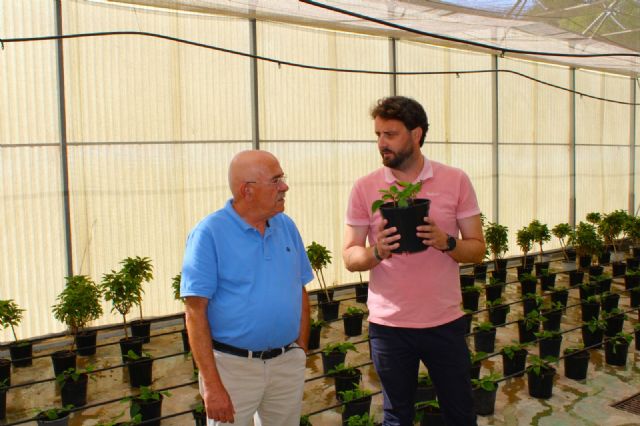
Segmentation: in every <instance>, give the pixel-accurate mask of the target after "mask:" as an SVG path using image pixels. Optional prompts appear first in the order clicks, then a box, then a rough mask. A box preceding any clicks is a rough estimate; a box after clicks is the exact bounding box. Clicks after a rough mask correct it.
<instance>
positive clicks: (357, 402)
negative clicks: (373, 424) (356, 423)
mask: <svg viewBox="0 0 640 426" xmlns="http://www.w3.org/2000/svg"><path fill="white" fill-rule="evenodd" d="M370 409H371V395H369V396H365V397H364V398H358V399H354V400H353V401H349V402H347V403H345V404H344V409H343V411H342V424H343V425H347V424H348V421H349V417H352V416H362V415H363V414H369V410H370Z"/></svg>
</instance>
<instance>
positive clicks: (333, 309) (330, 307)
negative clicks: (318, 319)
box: [320, 300, 340, 321]
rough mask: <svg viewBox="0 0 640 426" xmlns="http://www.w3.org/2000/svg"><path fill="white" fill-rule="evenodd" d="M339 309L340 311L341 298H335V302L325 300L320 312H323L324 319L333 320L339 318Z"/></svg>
mask: <svg viewBox="0 0 640 426" xmlns="http://www.w3.org/2000/svg"><path fill="white" fill-rule="evenodd" d="M339 311H340V301H339V300H335V301H333V302H325V303H322V304H321V305H320V312H321V313H322V319H323V320H325V321H333V320H336V319H338V313H339Z"/></svg>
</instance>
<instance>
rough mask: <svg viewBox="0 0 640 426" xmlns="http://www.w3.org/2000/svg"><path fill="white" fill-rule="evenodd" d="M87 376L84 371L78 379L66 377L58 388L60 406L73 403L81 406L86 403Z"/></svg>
mask: <svg viewBox="0 0 640 426" xmlns="http://www.w3.org/2000/svg"><path fill="white" fill-rule="evenodd" d="M88 383H89V376H88V375H87V374H86V373H83V374H80V376H79V377H78V380H75V381H74V380H73V379H72V378H70V377H69V378H67V379H66V380H65V381H64V383H63V384H62V387H61V388H60V398H61V400H62V406H63V407H66V406H67V405H73V406H74V407H82V406H85V405H87V385H88Z"/></svg>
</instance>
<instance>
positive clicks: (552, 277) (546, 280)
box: [540, 273, 556, 291]
mask: <svg viewBox="0 0 640 426" xmlns="http://www.w3.org/2000/svg"><path fill="white" fill-rule="evenodd" d="M555 285H556V274H555V273H550V274H549V275H541V276H540V289H541V290H542V291H549V289H550V288H552V287H553V286H555Z"/></svg>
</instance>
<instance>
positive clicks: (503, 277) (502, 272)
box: [491, 259, 507, 283]
mask: <svg viewBox="0 0 640 426" xmlns="http://www.w3.org/2000/svg"><path fill="white" fill-rule="evenodd" d="M498 260H504V259H498ZM491 276H492V277H493V278H494V279H495V280H496V281H500V282H501V283H504V282H506V281H507V270H506V269H498V270H493V271H491Z"/></svg>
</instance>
